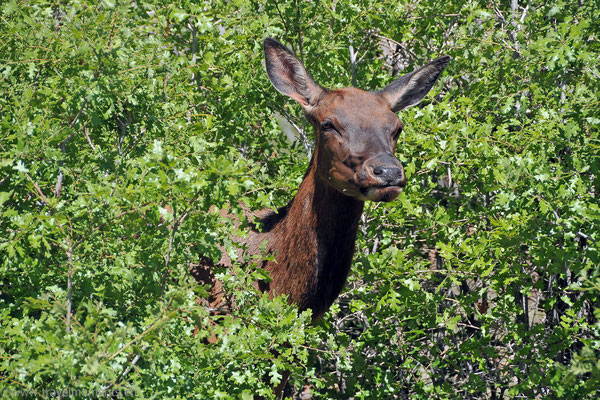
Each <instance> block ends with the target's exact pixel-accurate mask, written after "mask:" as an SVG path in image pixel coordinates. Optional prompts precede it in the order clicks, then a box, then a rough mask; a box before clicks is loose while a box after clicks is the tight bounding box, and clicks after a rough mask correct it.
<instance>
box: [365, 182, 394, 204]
mask: <svg viewBox="0 0 600 400" xmlns="http://www.w3.org/2000/svg"><path fill="white" fill-rule="evenodd" d="M403 186H404V185H385V186H383V185H382V186H368V187H362V188H360V193H361V194H362V195H363V197H364V198H365V199H367V200H370V201H383V202H388V201H392V200H395V199H396V197H398V195H399V194H400V192H401V191H402V187H403Z"/></svg>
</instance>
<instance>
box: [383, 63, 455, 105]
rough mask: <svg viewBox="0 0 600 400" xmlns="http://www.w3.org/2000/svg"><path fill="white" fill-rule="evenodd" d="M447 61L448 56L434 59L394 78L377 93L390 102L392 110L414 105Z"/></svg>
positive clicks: (431, 85) (425, 93)
mask: <svg viewBox="0 0 600 400" xmlns="http://www.w3.org/2000/svg"><path fill="white" fill-rule="evenodd" d="M449 62H450V57H449V56H443V57H440V58H438V59H435V60H433V61H432V62H430V63H429V64H427V65H425V66H424V67H421V68H419V69H418V70H416V71H414V72H411V73H410V74H407V75H404V76H402V77H400V78H398V79H396V80H395V81H394V82H392V83H390V84H389V85H387V86H386V87H385V88H383V89H381V90H379V91H377V93H379V94H380V95H382V96H383V97H384V98H385V99H386V100H387V101H388V102H389V103H390V107H391V109H392V111H394V112H397V111H400V110H403V109H405V108H408V107H411V106H414V105H415V104H418V103H419V102H420V101H421V100H423V98H424V97H425V96H426V95H427V93H428V92H429V91H430V90H431V88H432V87H433V85H434V84H435V81H436V80H437V78H438V76H440V74H441V73H442V71H443V70H444V68H445V67H446V65H448V63H449Z"/></svg>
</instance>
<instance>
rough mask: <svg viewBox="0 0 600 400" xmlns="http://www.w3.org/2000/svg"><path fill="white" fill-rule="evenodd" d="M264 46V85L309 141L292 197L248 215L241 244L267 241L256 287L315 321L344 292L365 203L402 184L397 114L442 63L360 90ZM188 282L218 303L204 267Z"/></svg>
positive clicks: (253, 248)
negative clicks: (298, 112)
mask: <svg viewBox="0 0 600 400" xmlns="http://www.w3.org/2000/svg"><path fill="white" fill-rule="evenodd" d="M263 48H264V54H265V60H266V70H267V74H268V76H269V80H270V81H271V83H272V84H273V86H274V87H275V89H277V90H278V91H279V92H280V93H282V94H284V95H286V96H289V97H290V98H292V99H293V100H295V101H296V102H298V103H299V104H300V105H301V106H302V108H303V109H304V113H305V116H306V118H307V119H308V121H309V122H310V123H311V124H312V126H313V127H314V129H315V133H316V142H315V146H314V153H313V156H312V159H311V161H310V164H309V166H308V170H307V171H306V173H305V175H304V180H303V181H302V183H301V184H300V187H299V188H298V192H297V194H296V195H295V196H294V198H293V199H292V201H291V202H290V203H289V204H288V205H286V206H285V207H282V208H280V209H278V210H277V211H273V210H263V211H260V212H258V213H256V214H255V215H254V217H255V222H258V225H259V226H260V229H257V228H256V225H254V224H251V226H250V232H249V235H248V237H247V239H245V245H246V246H247V251H248V253H249V254H261V251H260V250H259V246H260V244H261V243H262V242H264V241H266V242H267V247H266V251H267V252H268V253H270V254H272V255H274V257H275V261H263V262H262V264H261V265H259V266H260V267H261V268H263V269H264V270H266V271H268V272H269V273H270V276H271V281H270V282H260V283H258V286H259V288H260V289H261V290H263V291H267V292H269V293H272V294H276V295H280V294H287V295H288V297H289V300H290V301H291V302H292V303H295V304H296V305H297V306H298V308H299V309H300V310H306V309H309V308H310V309H311V310H312V316H313V320H315V319H317V318H319V317H320V316H322V315H323V314H324V313H325V312H326V311H327V310H328V309H329V307H330V306H331V304H332V303H333V302H334V301H335V299H336V298H337V297H338V295H339V294H340V292H341V290H342V289H343V287H344V284H345V282H346V278H347V277H348V273H349V272H350V264H351V261H352V256H353V252H354V244H355V241H356V233H357V228H358V223H359V220H360V216H361V214H362V212H363V207H364V203H365V201H367V200H370V201H376V202H380V201H385V202H388V201H392V200H394V199H395V198H396V197H397V196H398V195H399V193H400V191H401V189H402V187H404V186H405V185H406V177H405V175H404V169H403V167H402V165H401V164H400V162H399V161H398V159H397V158H396V157H395V156H394V152H395V148H396V144H397V141H398V137H399V135H400V132H401V130H402V129H403V125H402V123H401V122H400V120H399V119H398V116H397V115H396V112H398V111H400V110H403V109H405V108H407V107H410V106H414V105H415V104H417V103H419V102H420V101H421V100H422V99H423V98H424V97H425V95H426V94H427V93H428V92H429V90H430V89H431V88H432V86H433V85H434V83H435V82H436V80H437V78H438V76H439V75H440V73H441V72H442V70H443V69H444V68H445V66H446V65H447V64H448V62H449V61H450V57H448V56H444V57H440V58H438V59H436V60H434V61H432V62H430V63H429V64H427V65H425V66H424V67H422V68H420V69H418V70H416V71H414V72H412V73H409V74H407V75H404V76H402V77H400V78H398V79H396V80H395V81H393V82H392V83H390V84H389V85H387V86H386V87H385V88H384V89H382V90H379V91H375V92H367V91H363V90H360V89H357V88H354V87H347V88H343V89H335V90H329V89H325V88H323V87H321V86H320V85H318V84H317V83H316V82H315V81H314V80H313V78H312V77H311V76H310V75H309V74H308V72H307V71H306V68H305V67H304V65H303V64H302V62H301V61H300V60H299V59H298V58H297V57H296V56H295V55H294V53H293V52H292V51H291V50H289V49H288V48H287V47H285V46H284V45H282V44H281V43H279V42H278V41H277V40H275V39H272V38H267V39H265V40H264V42H263ZM220 264H223V265H226V266H230V265H231V260H230V259H229V258H228V257H227V256H226V255H224V256H223V258H222V259H221V261H220ZM197 279H199V280H200V281H201V282H205V283H212V284H213V285H214V286H213V295H212V298H211V303H212V304H213V306H218V305H219V304H220V302H221V301H222V299H221V297H222V296H221V295H220V291H221V285H219V284H218V282H217V283H215V282H214V277H213V276H212V275H211V274H210V271H209V270H208V267H207V268H206V269H204V270H203V271H201V273H197Z"/></svg>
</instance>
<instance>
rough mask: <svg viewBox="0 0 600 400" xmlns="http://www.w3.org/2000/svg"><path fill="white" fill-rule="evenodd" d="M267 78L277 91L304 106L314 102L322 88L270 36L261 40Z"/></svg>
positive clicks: (293, 56)
mask: <svg viewBox="0 0 600 400" xmlns="http://www.w3.org/2000/svg"><path fill="white" fill-rule="evenodd" d="M263 48H264V50H265V61H266V66H267V75H269V80H270V81H271V83H272V84H273V86H274V87H275V89H277V90H278V91H279V92H281V93H283V94H285V95H286V96H289V97H291V98H292V99H294V100H296V101H297V102H298V103H300V104H301V105H302V107H304V108H306V107H309V106H312V105H314V104H315V102H316V100H317V99H318V98H319V95H320V94H321V92H322V91H323V89H322V88H321V87H320V86H319V85H318V84H317V83H316V82H315V81H314V80H313V79H312V78H311V76H310V75H309V74H308V72H306V69H305V68H304V65H302V62H301V61H300V60H298V57H296V56H295V55H294V53H292V51H291V50H290V49H288V48H287V47H285V46H284V45H282V44H281V43H279V42H278V41H277V40H275V39H272V38H266V39H265V40H264V42H263Z"/></svg>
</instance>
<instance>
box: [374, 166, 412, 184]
mask: <svg viewBox="0 0 600 400" xmlns="http://www.w3.org/2000/svg"><path fill="white" fill-rule="evenodd" d="M373 174H374V175H375V176H376V177H377V178H379V179H381V180H382V181H383V182H384V184H385V185H390V186H404V185H406V178H405V176H404V168H402V167H396V166H394V167H383V166H381V165H377V166H375V167H373Z"/></svg>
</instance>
